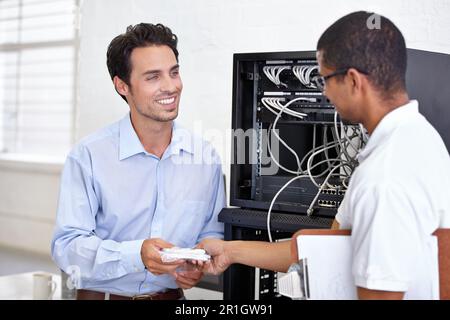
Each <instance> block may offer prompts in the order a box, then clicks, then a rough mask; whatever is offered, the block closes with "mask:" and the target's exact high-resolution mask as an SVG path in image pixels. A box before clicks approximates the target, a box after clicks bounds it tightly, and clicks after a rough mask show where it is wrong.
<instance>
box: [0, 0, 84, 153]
mask: <svg viewBox="0 0 450 320" xmlns="http://www.w3.org/2000/svg"><path fill="white" fill-rule="evenodd" d="M77 12H78V0H0V153H21V154H37V155H38V154H39V155H55V156H57V155H64V154H65V153H67V151H68V150H69V148H70V146H71V144H72V142H73V138H74V137H73V136H74V113H75V98H76V91H75V90H76V66H77V48H78V34H77V28H76V25H77V23H76V22H77V19H78V13H77Z"/></svg>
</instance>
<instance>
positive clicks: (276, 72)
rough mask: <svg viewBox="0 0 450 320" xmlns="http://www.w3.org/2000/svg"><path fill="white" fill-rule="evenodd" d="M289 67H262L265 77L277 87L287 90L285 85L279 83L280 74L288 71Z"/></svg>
mask: <svg viewBox="0 0 450 320" xmlns="http://www.w3.org/2000/svg"><path fill="white" fill-rule="evenodd" d="M290 69H291V67H290V66H265V67H263V72H264V74H265V75H266V77H267V78H268V79H269V80H270V81H272V82H273V83H275V84H276V85H277V86H278V87H279V86H280V85H282V86H284V87H286V88H287V84H285V83H283V82H281V81H280V74H281V72H282V71H283V70H290Z"/></svg>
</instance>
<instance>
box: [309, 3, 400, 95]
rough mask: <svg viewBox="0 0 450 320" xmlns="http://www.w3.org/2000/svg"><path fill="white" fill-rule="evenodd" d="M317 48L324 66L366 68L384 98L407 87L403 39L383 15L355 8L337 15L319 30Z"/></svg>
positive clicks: (362, 69) (363, 69) (370, 78)
mask: <svg viewBox="0 0 450 320" xmlns="http://www.w3.org/2000/svg"><path fill="white" fill-rule="evenodd" d="M377 19H379V20H377ZM317 50H318V51H321V52H322V55H323V59H322V61H323V63H324V64H325V65H326V66H327V67H330V68H334V69H336V70H340V69H346V68H349V67H353V68H356V69H357V70H360V71H364V72H367V73H368V78H369V80H370V82H371V84H372V85H373V86H374V87H375V88H377V89H379V91H380V93H381V96H382V97H383V98H384V99H389V98H391V97H392V95H393V94H395V93H397V92H400V91H405V90H406V85H405V74H406V45H405V39H404V38H403V35H402V33H401V32H400V30H399V29H398V28H397V27H396V26H395V25H394V24H393V23H392V21H390V20H389V19H387V18H385V17H383V16H380V15H376V14H374V13H371V12H365V11H358V12H353V13H350V14H348V15H346V16H344V17H342V18H340V19H339V20H338V21H336V22H335V23H333V24H332V25H331V26H330V27H329V28H328V29H327V30H325V32H324V33H323V34H322V36H321V37H320V39H319V41H318V43H317Z"/></svg>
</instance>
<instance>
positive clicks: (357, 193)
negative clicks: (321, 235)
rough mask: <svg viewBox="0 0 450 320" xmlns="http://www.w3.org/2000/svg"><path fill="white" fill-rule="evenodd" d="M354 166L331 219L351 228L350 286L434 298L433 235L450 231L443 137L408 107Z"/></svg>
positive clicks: (448, 163) (389, 120) (449, 167)
mask: <svg viewBox="0 0 450 320" xmlns="http://www.w3.org/2000/svg"><path fill="white" fill-rule="evenodd" d="M358 160H359V162H360V165H359V166H358V167H357V168H356V170H355V171H354V173H353V175H352V177H351V180H350V184H349V188H348V190H347V193H346V196H345V198H344V200H343V201H342V204H341V206H340V207H339V209H338V213H337V215H336V220H337V221H338V222H339V224H340V228H341V229H352V235H351V239H352V244H353V268H352V272H353V275H354V278H355V284H356V285H357V286H359V287H364V288H368V289H374V290H383V291H403V292H406V293H405V299H438V298H439V288H438V286H437V283H436V282H437V281H433V275H435V276H436V274H437V270H436V266H435V265H433V263H432V261H433V256H432V253H431V243H432V236H431V234H432V233H433V232H434V231H435V230H436V229H437V228H450V157H449V154H448V151H447V149H446V147H445V145H444V142H443V141H442V138H441V137H440V135H439V134H438V133H437V131H436V130H435V129H434V128H433V127H432V126H431V124H430V123H429V122H428V121H427V120H426V119H425V118H424V117H423V116H422V115H421V114H419V111H418V103H417V101H415V100H412V101H410V102H409V103H408V104H406V105H404V106H401V107H399V108H397V109H395V110H393V111H391V112H389V113H388V114H387V115H386V116H385V117H384V118H383V119H382V120H381V121H380V123H379V124H378V126H377V127H376V128H375V130H374V132H373V133H372V135H371V137H370V139H369V141H368V143H367V145H366V147H365V148H364V149H363V150H362V151H361V152H360V154H359V156H358ZM435 280H436V279H435Z"/></svg>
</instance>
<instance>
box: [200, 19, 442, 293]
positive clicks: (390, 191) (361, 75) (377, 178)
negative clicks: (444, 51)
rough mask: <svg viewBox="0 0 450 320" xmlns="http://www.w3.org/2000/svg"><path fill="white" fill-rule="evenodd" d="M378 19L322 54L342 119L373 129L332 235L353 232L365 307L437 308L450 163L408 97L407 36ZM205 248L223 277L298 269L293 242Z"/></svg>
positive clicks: (358, 24) (344, 28)
mask: <svg viewBox="0 0 450 320" xmlns="http://www.w3.org/2000/svg"><path fill="white" fill-rule="evenodd" d="M372 17H373V14H372V13H368V12H354V13H351V14H349V15H347V16H344V17H343V18H341V19H339V20H338V21H336V22H335V23H334V24H333V25H331V26H330V27H329V28H328V29H327V30H326V31H325V32H324V34H323V35H322V36H321V38H320V39H319V41H318V45H317V59H318V63H319V71H320V74H321V77H320V80H321V81H320V84H322V86H323V91H324V94H325V95H326V96H327V97H328V98H329V99H330V100H331V102H332V103H333V104H334V105H335V107H336V110H337V111H338V113H339V115H340V117H341V118H342V119H344V120H347V121H350V122H352V123H361V124H363V125H364V127H365V128H366V129H367V131H368V133H369V135H370V138H369V142H368V144H367V145H366V147H365V148H364V150H362V151H361V153H360V154H359V156H358V161H359V166H358V167H357V168H356V170H355V171H354V173H353V175H352V178H351V181H350V185H349V188H348V190H347V192H346V196H345V198H344V200H343V202H342V204H341V206H340V208H339V209H338V213H337V215H336V219H335V221H334V223H333V226H332V228H340V229H351V230H352V235H351V239H352V245H353V267H352V273H353V276H354V280H355V284H356V286H357V289H358V296H359V298H361V299H403V298H409V299H436V298H438V288H437V287H436V286H435V282H433V275H434V274H435V269H433V268H435V266H434V267H433V264H432V263H431V261H432V259H431V248H430V246H431V243H432V239H431V235H432V233H433V232H434V231H435V230H436V229H437V228H449V227H450V192H449V189H448V186H449V185H450V158H449V154H448V151H447V149H446V147H445V145H444V143H443V141H442V139H441V137H440V136H439V134H438V133H437V132H436V130H435V129H434V128H433V127H432V126H431V125H430V124H429V123H428V121H427V120H426V119H425V118H424V117H423V116H422V115H420V114H419V111H418V102H417V101H415V100H412V101H410V99H409V97H408V94H407V92H406V85H405V74H406V46H405V41H404V38H403V36H402V34H401V32H400V31H399V30H398V29H397V27H396V26H395V25H394V24H393V23H392V22H391V21H390V20H388V19H387V18H385V17H382V16H377V18H379V19H380V20H379V21H380V28H378V29H376V28H369V26H368V21H369V19H370V18H372ZM201 246H202V247H204V248H205V249H206V250H207V251H208V252H209V253H210V254H212V255H213V256H214V259H213V261H212V263H211V264H209V265H207V266H206V267H207V269H208V271H210V272H213V273H218V272H222V271H223V270H225V269H226V268H227V267H228V266H229V265H230V264H232V263H242V264H247V265H251V266H257V267H260V268H265V269H270V270H277V271H286V270H287V268H288V266H289V263H290V252H289V242H280V243H265V242H251V241H245V242H243V241H230V242H223V241H220V240H218V241H216V240H212V241H205V242H203V243H202V244H201ZM299 249H300V250H301V248H299ZM273 257H278V259H274V258H273Z"/></svg>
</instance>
